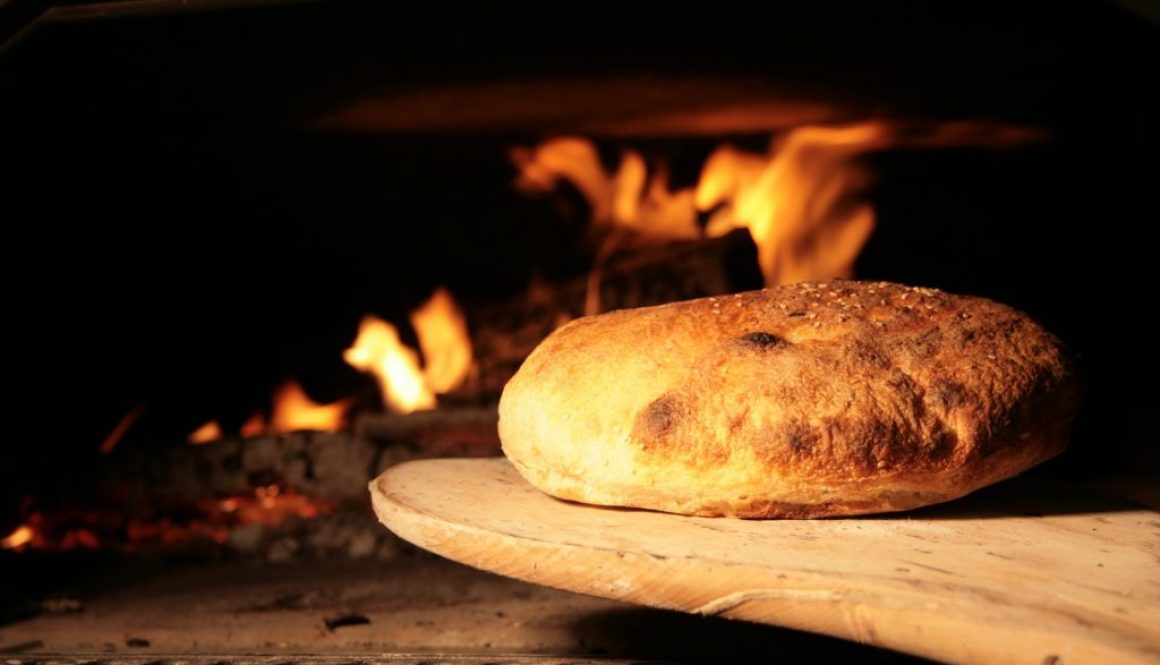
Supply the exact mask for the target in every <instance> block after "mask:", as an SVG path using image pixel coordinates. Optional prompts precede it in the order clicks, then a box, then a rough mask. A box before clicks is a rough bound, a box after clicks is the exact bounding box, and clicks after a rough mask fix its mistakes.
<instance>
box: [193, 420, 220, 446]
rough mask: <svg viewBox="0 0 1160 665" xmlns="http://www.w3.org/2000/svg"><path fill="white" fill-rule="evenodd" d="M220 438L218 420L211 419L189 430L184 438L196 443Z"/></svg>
mask: <svg viewBox="0 0 1160 665" xmlns="http://www.w3.org/2000/svg"><path fill="white" fill-rule="evenodd" d="M220 438H222V426H221V425H220V424H218V421H216V420H211V421H209V422H208V423H206V424H204V425H202V426H201V427H198V428H197V429H195V430H194V431H193V432H191V433H190V435H189V436H188V437H187V438H186V440H187V441H188V442H189V443H192V444H194V445H198V444H202V443H209V442H210V441H217V440H218V439H220Z"/></svg>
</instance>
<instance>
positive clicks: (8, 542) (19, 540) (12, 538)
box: [0, 524, 36, 550]
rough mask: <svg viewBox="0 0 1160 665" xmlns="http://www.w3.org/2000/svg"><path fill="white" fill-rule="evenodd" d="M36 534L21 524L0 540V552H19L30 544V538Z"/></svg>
mask: <svg viewBox="0 0 1160 665" xmlns="http://www.w3.org/2000/svg"><path fill="white" fill-rule="evenodd" d="M34 535H36V532H34V531H33V530H32V527H30V526H28V525H27V524H22V525H20V526H19V527H17V528H16V530H15V531H13V532H12V533H10V534H8V535H7V536H5V537H4V538H3V539H2V540H0V550H20V549H23V548H24V546H25V545H27V544H29V543H30V542H32V537H33V536H34Z"/></svg>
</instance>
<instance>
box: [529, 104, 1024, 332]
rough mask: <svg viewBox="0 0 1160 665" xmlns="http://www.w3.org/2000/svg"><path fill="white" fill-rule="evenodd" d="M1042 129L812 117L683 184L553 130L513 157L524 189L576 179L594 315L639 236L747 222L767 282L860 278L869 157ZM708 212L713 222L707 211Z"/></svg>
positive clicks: (998, 143) (1002, 143)
mask: <svg viewBox="0 0 1160 665" xmlns="http://www.w3.org/2000/svg"><path fill="white" fill-rule="evenodd" d="M1040 138H1042V135H1041V133H1040V132H1038V131H1036V130H1034V129H1028V128H1024V127H1017V126H1011V125H1000V124H995V123H983V122H948V123H939V124H930V123H917V122H911V123H900V122H887V121H867V122H861V123H855V124H849V125H832V126H803V127H798V128H796V129H792V130H790V131H789V132H787V133H786V134H785V135H783V136H780V137H777V138H776V139H775V140H774V141H773V142H772V144H771V146H770V149H769V151H768V152H766V153H765V154H759V153H751V152H746V151H742V150H738V149H736V148H733V147H730V146H728V145H726V146H722V147H720V148H718V149H717V150H716V151H714V152H713V153H712V154H711V155H710V156H709V158H708V159H707V160H706V162H705V165H704V167H703V169H702V171H701V177H700V180H699V182H698V184H697V185H696V186H695V187H692V188H688V189H682V190H676V191H673V190H672V189H670V187H669V184H668V173H667V170H666V169H665V167H664V165H663V164H662V165H658V166H656V167H655V168H653V169H652V173H651V174H650V173H649V169H648V168H647V167H648V165H647V163H646V161H645V159H644V158H643V157H642V156H641V155H640V154H639V153H637V152H635V151H631V150H629V151H625V152H623V153H622V155H621V158H620V163H619V165H618V166H617V168H616V170H615V171H608V170H606V169H605V168H604V167H603V165H602V164H601V161H600V156H599V153H598V152H597V149H596V147H595V146H594V145H593V144H592V143H591V142H589V141H587V140H585V139H580V138H574V137H568V138H557V139H551V140H548V141H545V142H543V143H541V144H540V145H538V146H536V147H535V148H531V149H529V148H516V149H513V150H512V151H511V153H510V156H511V159H512V161H513V163H514V164H515V165H516V167H517V168H518V170H519V174H518V176H517V179H516V182H515V184H516V187H517V188H518V189H519V190H520V191H523V192H525V193H528V194H538V193H545V192H550V191H552V190H553V189H554V188H555V187H556V186H557V185H558V184H559V182H560V181H561V180H567V181H568V182H570V183H572V185H573V186H575V188H576V189H577V190H578V191H579V192H580V193H581V194H582V195H583V196H584V197H585V199H586V200H587V202H588V204H589V207H590V211H591V212H590V221H591V226H590V228H591V231H592V236H593V240H594V245H595V251H594V257H595V260H594V265H593V269H592V272H591V273H590V274H589V284H588V298H587V300H586V309H587V310H588V312H587V313H595V311H593V310H597V311H598V309H599V285H600V279H601V266H602V264H603V262H604V261H605V260H606V259H607V258H608V257H609V256H610V255H611V254H612V253H613V252H614V251H616V249H618V248H619V247H621V246H623V245H625V244H626V243H631V242H637V243H639V242H665V241H671V240H680V239H695V238H698V237H701V235H702V234H704V235H708V236H713V237H715V236H720V235H724V234H726V233H728V232H729V231H730V230H732V229H735V228H745V229H748V230H749V232H750V234H751V235H752V236H753V240H754V243H755V244H756V245H757V253H758V263H759V265H760V268H761V272H762V275H763V277H764V281H765V284H766V286H774V285H777V284H785V283H790V282H797V281H803V280H812V279H830V278H839V277H849V276H850V275H851V274H852V272H853V266H854V262H855V260H856V259H857V257H858V254H859V252H860V251H861V250H862V247H863V246H864V245H865V244H866V241H867V240H868V239H869V237H870V234H871V233H872V232H873V230H874V226H875V217H874V210H873V208H872V207H871V206H870V205H869V203H867V202H866V201H865V200H861V199H860V195H861V194H862V190H864V188H865V187H866V186H867V185H868V183H869V174H868V173H867V172H866V170H865V169H864V168H863V167H862V165H861V164H860V163H859V161H858V159H857V158H858V157H860V156H862V155H864V154H866V153H869V152H873V151H878V150H884V149H889V148H899V147H917V148H933V147H952V146H975V147H984V148H991V149H998V148H1005V147H1010V146H1015V145H1021V144H1024V143H1028V142H1031V141H1035V140H1038V139H1040ZM705 218H707V219H708V222H707V224H705V226H704V230H703V231H702V229H701V227H700V226H699V224H698V220H699V219H705Z"/></svg>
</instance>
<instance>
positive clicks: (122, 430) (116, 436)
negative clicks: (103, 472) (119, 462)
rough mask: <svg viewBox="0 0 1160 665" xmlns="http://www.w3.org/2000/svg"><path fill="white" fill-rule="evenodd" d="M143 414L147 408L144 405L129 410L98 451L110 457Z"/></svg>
mask: <svg viewBox="0 0 1160 665" xmlns="http://www.w3.org/2000/svg"><path fill="white" fill-rule="evenodd" d="M142 413H145V406H144V405H143V404H138V405H137V406H135V407H133V408H132V409H129V411H128V413H126V414H125V415H124V416H122V417H121V419H120V420H119V421H117V425H116V426H115V427H114V428H113V431H111V432H109V435H108V436H106V437H105V440H104V441H102V442H101V445H100V446H98V447H97V450H99V451H100V453H101V454H102V455H108V454H109V453H111V452H113V449H114V448H116V447H117V444H118V443H120V442H121V439H123V438H125V434H126V433H127V432H128V431H129V428H131V427H132V426H133V425H134V423H136V422H137V419H138V418H140V417H141V414H142Z"/></svg>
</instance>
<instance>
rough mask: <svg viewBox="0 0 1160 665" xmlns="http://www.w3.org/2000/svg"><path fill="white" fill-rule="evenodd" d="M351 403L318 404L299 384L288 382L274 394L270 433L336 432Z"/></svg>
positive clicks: (343, 401)
mask: <svg viewBox="0 0 1160 665" xmlns="http://www.w3.org/2000/svg"><path fill="white" fill-rule="evenodd" d="M349 408H350V401H349V400H345V399H344V400H339V401H337V402H334V403H332V404H318V403H317V402H315V401H314V400H312V399H310V397H309V396H308V395H307V394H306V391H305V390H303V389H302V386H300V385H299V384H298V382H297V381H287V382H286V383H284V384H282V385H281V386H280V387H279V388H278V389H277V390H275V392H274V412H273V414H272V415H271V416H270V422H269V423H268V424H267V427H266V431H267V432H269V433H272V434H284V433H287V432H294V431H297V430H304V429H307V430H317V431H322V432H333V431H335V430H337V429H339V428H340V427H342V422H343V419H344V418H345V417H346V411H347V409H349Z"/></svg>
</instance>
